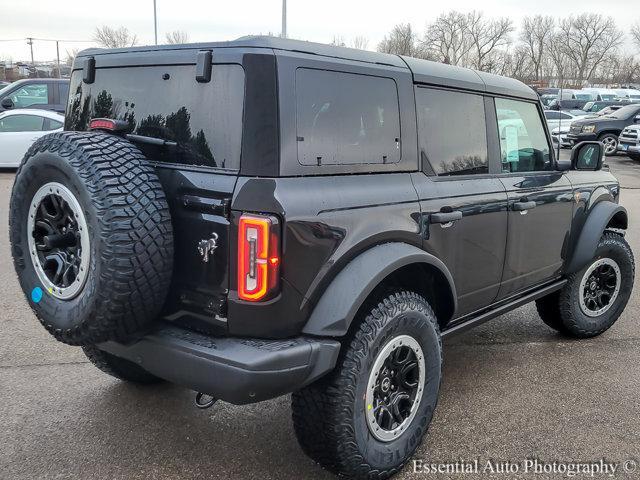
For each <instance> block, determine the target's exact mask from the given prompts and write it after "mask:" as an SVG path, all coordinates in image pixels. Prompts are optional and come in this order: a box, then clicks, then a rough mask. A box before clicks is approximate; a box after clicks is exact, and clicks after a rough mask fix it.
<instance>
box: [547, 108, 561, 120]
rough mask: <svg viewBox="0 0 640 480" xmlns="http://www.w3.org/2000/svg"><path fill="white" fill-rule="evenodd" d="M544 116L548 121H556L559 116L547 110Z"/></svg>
mask: <svg viewBox="0 0 640 480" xmlns="http://www.w3.org/2000/svg"><path fill="white" fill-rule="evenodd" d="M544 116H545V117H547V119H548V120H557V119H558V118H560V114H559V113H558V112H553V111H549V110H547V111H546V112H544Z"/></svg>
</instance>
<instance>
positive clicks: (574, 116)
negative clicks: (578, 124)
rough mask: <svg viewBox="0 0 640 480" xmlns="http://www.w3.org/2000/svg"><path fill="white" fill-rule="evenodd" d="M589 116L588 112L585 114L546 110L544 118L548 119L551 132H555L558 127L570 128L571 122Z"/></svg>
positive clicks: (577, 111) (579, 111)
mask: <svg viewBox="0 0 640 480" xmlns="http://www.w3.org/2000/svg"><path fill="white" fill-rule="evenodd" d="M586 115H587V112H583V111H581V110H571V111H567V110H545V111H544V116H545V118H546V119H547V125H548V126H549V130H550V131H551V130H553V129H554V128H557V127H560V126H562V127H564V126H565V125H566V126H567V127H568V126H570V125H571V122H573V121H574V120H578V119H580V118H583V117H585V116H586Z"/></svg>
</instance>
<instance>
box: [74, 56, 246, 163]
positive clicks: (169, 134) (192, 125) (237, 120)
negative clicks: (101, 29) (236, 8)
mask: <svg viewBox="0 0 640 480" xmlns="http://www.w3.org/2000/svg"><path fill="white" fill-rule="evenodd" d="M195 76H196V74H195V66H194V65H182V66H161V67H132V68H108V69H97V71H96V78H95V82H94V83H92V84H86V83H83V82H82V71H76V72H74V73H73V76H72V81H71V89H70V95H69V103H68V107H67V117H66V129H67V130H87V129H88V125H89V120H91V119H92V118H111V119H115V120H121V121H125V122H127V123H129V125H130V133H134V134H136V135H142V136H147V137H153V138H160V139H163V140H169V141H173V142H176V143H177V144H178V147H177V148H172V149H169V148H166V147H156V146H151V145H143V144H139V145H138V146H139V147H140V148H141V149H142V150H143V152H144V153H145V155H147V157H148V158H150V159H152V160H156V161H160V162H168V163H175V164H181V165H198V166H208V167H216V168H224V169H230V170H239V168H240V149H241V141H242V115H243V106H244V70H243V69H242V67H241V66H240V65H214V66H213V70H212V74H211V81H210V82H208V83H198V82H196V79H195Z"/></svg>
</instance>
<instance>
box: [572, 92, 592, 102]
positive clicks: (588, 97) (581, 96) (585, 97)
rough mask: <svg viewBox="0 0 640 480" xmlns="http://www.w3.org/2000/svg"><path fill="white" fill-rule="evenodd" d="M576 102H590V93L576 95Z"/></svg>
mask: <svg viewBox="0 0 640 480" xmlns="http://www.w3.org/2000/svg"><path fill="white" fill-rule="evenodd" d="M576 98H577V99H578V100H592V99H593V96H592V95H591V94H590V93H576Z"/></svg>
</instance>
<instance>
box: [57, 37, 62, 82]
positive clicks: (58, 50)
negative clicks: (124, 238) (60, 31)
mask: <svg viewBox="0 0 640 480" xmlns="http://www.w3.org/2000/svg"><path fill="white" fill-rule="evenodd" d="M56 64H57V65H58V78H62V73H61V72H60V45H59V42H58V40H56Z"/></svg>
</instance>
